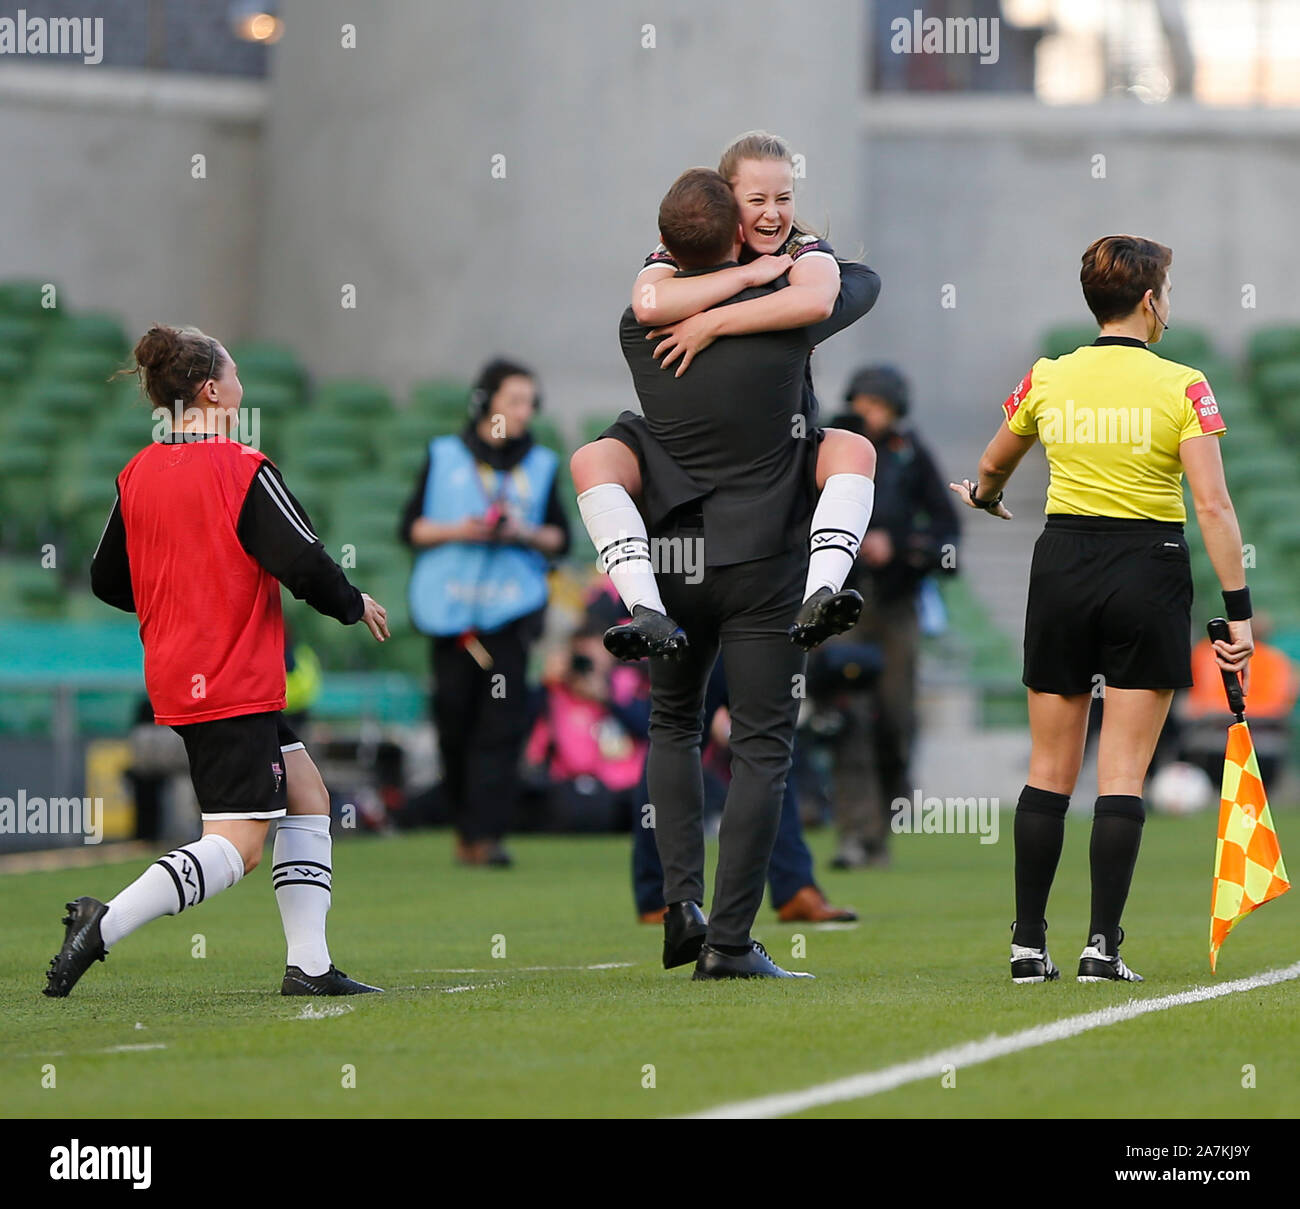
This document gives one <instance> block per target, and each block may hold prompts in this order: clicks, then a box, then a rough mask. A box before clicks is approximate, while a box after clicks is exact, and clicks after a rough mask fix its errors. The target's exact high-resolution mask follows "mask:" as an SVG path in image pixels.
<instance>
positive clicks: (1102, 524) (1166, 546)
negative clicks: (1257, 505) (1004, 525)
mask: <svg viewBox="0 0 1300 1209" xmlns="http://www.w3.org/2000/svg"><path fill="white" fill-rule="evenodd" d="M1099 677H1100V679H1098V678H1099ZM1024 683H1025V684H1026V685H1027V686H1028V687H1029V688H1031V689H1035V690H1036V691H1038V692H1040V693H1061V694H1064V695H1073V694H1076V693H1092V692H1095V691H1096V690H1097V688H1098V687H1099V686H1106V685H1108V686H1110V687H1111V688H1143V689H1176V688H1187V687H1188V686H1189V685H1190V684H1191V683H1192V571H1191V562H1190V559H1189V555H1188V552H1187V540H1186V538H1184V537H1183V527H1182V525H1180V524H1178V523H1177V522H1167V521H1140V520H1126V519H1123V518H1120V517H1094V516H1065V515H1052V516H1049V517H1048V518H1047V526H1046V528H1045V529H1044V530H1043V532H1042V533H1041V534H1040V535H1039V538H1038V541H1037V543H1036V544H1035V545H1034V559H1033V564H1032V567H1031V569H1030V572H1029V603H1028V606H1027V608H1026V610H1025V674H1024Z"/></svg>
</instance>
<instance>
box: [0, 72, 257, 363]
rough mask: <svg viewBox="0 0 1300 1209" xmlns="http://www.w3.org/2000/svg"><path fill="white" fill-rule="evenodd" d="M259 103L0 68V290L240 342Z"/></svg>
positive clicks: (252, 234) (217, 83)
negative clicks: (42, 292)
mask: <svg viewBox="0 0 1300 1209" xmlns="http://www.w3.org/2000/svg"><path fill="white" fill-rule="evenodd" d="M265 98H266V86H265V85H264V84H261V83H255V82H250V81H243V80H239V81H235V80H219V79H213V78H210V77H208V78H204V77H196V76H174V75H166V74H160V73H156V72H154V73H149V72H135V71H123V70H114V69H111V68H103V67H85V66H72V67H62V66H57V67H56V66H47V65H39V66H31V65H27V64H18V65H14V64H6V65H5V66H4V67H3V68H0V163H3V164H4V165H5V169H4V183H3V186H2V187H0V231H3V233H4V235H3V238H0V279H4V278H16V277H23V278H34V279H36V280H39V281H43V282H44V281H48V282H53V283H54V284H55V285H57V286H59V287H60V290H61V293H60V296H59V301H60V304H61V305H65V306H68V307H70V308H73V309H76V310H86V309H104V310H110V311H116V312H118V313H119V314H121V315H122V316H123V317H124V319H125V321H126V322H127V324H128V325H129V331H131V332H133V333H134V332H136V331H143V330H144V328H145V327H146V326H147V325H148V324H149V323H151V322H154V321H155V320H164V321H172V322H178V323H195V324H198V325H199V326H201V327H203V328H204V329H205V330H208V331H211V332H213V333H214V334H216V335H218V336H220V337H221V338H223V339H226V340H233V339H237V338H238V337H240V336H245V335H248V334H251V332H252V320H253V301H254V290H255V288H256V273H255V271H254V270H255V265H256V261H257V235H258V223H259V211H260V209H261V181H260V177H259V147H260V137H261V126H262V117H263V111H264V107H265ZM195 155H203V156H205V157H206V160H207V163H206V172H207V176H206V179H201V180H196V179H194V177H193V176H192V174H191V162H192V158H191V157H193V156H195Z"/></svg>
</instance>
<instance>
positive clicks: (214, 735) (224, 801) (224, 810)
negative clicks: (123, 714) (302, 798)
mask: <svg viewBox="0 0 1300 1209" xmlns="http://www.w3.org/2000/svg"><path fill="white" fill-rule="evenodd" d="M172 730H174V731H175V732H176V733H177V734H178V735H180V737H181V739H182V740H183V741H184V743H185V754H186V755H187V756H188V757H189V761H190V780H191V781H193V782H194V792H195V794H196V795H197V797H198V799H199V811H200V813H201V814H202V816H203V818H204V820H205V821H206V820H215V819H278V818H282V817H283V816H284V813H285V810H286V807H287V803H288V793H287V789H286V787H285V777H284V756H283V753H284V752H286V751H296V750H297V749H299V748H301V747H302V746H303V743H302V741H301V740H300V739H299V738H298V736H297V735H296V734H294V732H293V730H292V728H291V727H290V726H289V724H288V723H287V722H285V720H284V715H283V714H281V713H280V712H279V711H278V710H275V711H272V712H271V713H263V714H241V715H239V716H238V717H235V718H217V719H216V720H214V721H212V722H194V723H191V724H190V725H189V726H173V727H172Z"/></svg>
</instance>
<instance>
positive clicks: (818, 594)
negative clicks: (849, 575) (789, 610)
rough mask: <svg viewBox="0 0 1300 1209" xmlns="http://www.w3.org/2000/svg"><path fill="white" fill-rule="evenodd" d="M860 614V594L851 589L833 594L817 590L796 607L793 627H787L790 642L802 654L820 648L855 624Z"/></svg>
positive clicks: (824, 590) (829, 591)
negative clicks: (830, 638) (796, 611)
mask: <svg viewBox="0 0 1300 1209" xmlns="http://www.w3.org/2000/svg"><path fill="white" fill-rule="evenodd" d="M861 615H862V595H861V593H859V592H855V591H854V590H853V589H852V588H847V589H845V590H844V591H843V592H832V591H831V590H830V588H818V589H817V591H815V592H814V593H813V594H812V595H811V596H810V597H808V599H807V600H805V601H804V602H803V604H801V605H800V606H799V612H798V613H796V614H795V618H794V625H792V626H791V627H790V631H789V633H790V641H791V642H793V643H794V644H795V646H797V647H799V648H800V649H801V650H804V651H811V650H812V649H813V647H816V646H821V644H822V643H823V642H825V641H826V639H828V638H829V637H830V636H831V635H832V634H843V633H844V631H845V630H851V629H852V628H853V627H854V626H855V625H857V624H858V618H859V617H860V616H861Z"/></svg>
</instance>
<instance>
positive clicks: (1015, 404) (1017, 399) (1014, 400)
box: [1002, 369, 1034, 421]
mask: <svg viewBox="0 0 1300 1209" xmlns="http://www.w3.org/2000/svg"><path fill="white" fill-rule="evenodd" d="M1033 377H1034V371H1033V370H1032V369H1031V370H1030V371H1029V372H1028V373H1027V374H1026V375H1025V376H1024V377H1023V378H1021V379H1020V385H1019V386H1017V387H1016V389H1015V390H1013V391H1012V392H1011V393H1010V394H1009V395H1008V396H1007V399H1006V402H1005V403H1003V404H1002V410H1003V411H1004V412H1006V415H1007V420H1008V421H1011V420H1013V419H1015V415H1016V412H1018V411H1019V410H1020V405H1021V404H1022V403H1023V402H1024V401H1025V399H1026V398H1027V397H1028V395H1029V388H1030V387H1031V386H1033V384H1034V383H1033Z"/></svg>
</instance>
